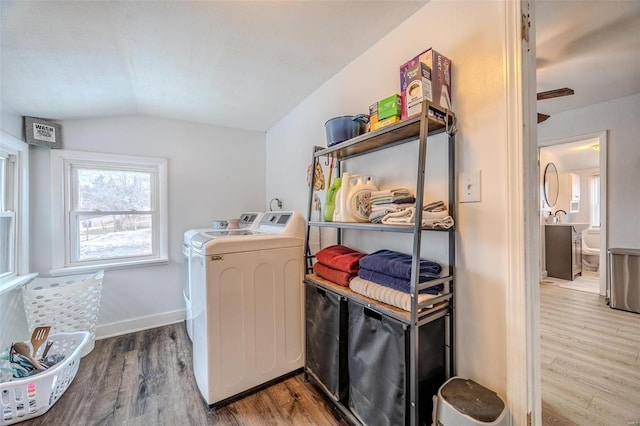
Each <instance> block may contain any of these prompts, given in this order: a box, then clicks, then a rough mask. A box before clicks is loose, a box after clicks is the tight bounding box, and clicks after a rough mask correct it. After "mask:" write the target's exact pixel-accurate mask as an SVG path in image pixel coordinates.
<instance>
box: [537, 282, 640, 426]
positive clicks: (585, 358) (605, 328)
mask: <svg viewBox="0 0 640 426" xmlns="http://www.w3.org/2000/svg"><path fill="white" fill-rule="evenodd" d="M540 329H541V333H540V334H541V338H540V340H541V360H542V424H543V425H589V426H591V425H606V426H614V425H622V426H639V425H640V314H636V313H631V312H625V311H620V310H616V309H611V308H610V307H609V306H607V305H606V303H605V298H604V297H601V296H599V295H597V294H592V293H587V292H583V291H577V290H569V289H565V288H560V287H558V286H557V285H550V284H544V283H543V284H542V285H541V287H540Z"/></svg>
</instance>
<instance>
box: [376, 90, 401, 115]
mask: <svg viewBox="0 0 640 426" xmlns="http://www.w3.org/2000/svg"><path fill="white" fill-rule="evenodd" d="M401 112H402V105H401V104H400V95H391V96H389V97H387V98H384V99H382V100H380V101H378V120H384V119H385V118H389V117H393V116H394V115H397V116H398V117H400V114H401Z"/></svg>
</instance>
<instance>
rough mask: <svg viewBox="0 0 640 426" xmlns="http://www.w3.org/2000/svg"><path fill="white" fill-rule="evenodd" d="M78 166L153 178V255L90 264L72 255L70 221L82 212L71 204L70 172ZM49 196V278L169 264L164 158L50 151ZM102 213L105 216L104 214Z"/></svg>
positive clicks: (165, 163)
mask: <svg viewBox="0 0 640 426" xmlns="http://www.w3.org/2000/svg"><path fill="white" fill-rule="evenodd" d="M78 167H86V168H106V169H110V170H124V171H145V172H149V173H151V174H152V175H153V176H154V178H153V183H152V185H151V203H152V208H151V211H152V212H151V215H152V221H153V226H152V235H153V237H152V241H153V243H152V250H153V253H152V255H150V256H139V257H130V258H128V257H124V258H117V259H101V260H93V261H80V260H78V259H76V258H75V256H74V255H73V253H74V252H75V244H74V243H73V241H76V240H75V238H76V237H77V235H76V232H75V227H74V226H73V223H72V221H75V220H76V219H77V216H78V215H79V214H83V213H84V212H78V211H74V208H75V206H73V205H72V193H73V191H74V190H75V186H74V185H75V179H74V175H73V170H74V168H78ZM51 194H52V198H51V207H52V223H51V229H52V242H51V244H52V247H51V249H52V250H51V252H52V259H51V260H52V262H51V265H52V267H53V269H52V270H51V271H50V274H51V275H54V276H55V275H63V274H66V273H69V272H72V273H76V272H84V271H92V270H95V269H96V268H97V267H99V268H101V269H119V268H127V267H136V266H145V265H150V264H166V263H168V261H169V256H168V230H169V226H168V200H167V160H166V159H164V158H154V157H137V156H130V155H120V154H105V153H96V152H85V151H71V150H63V149H61V150H52V151H51ZM101 213H102V214H104V213H105V212H101ZM106 213H110V212H106ZM119 213H123V212H119ZM125 213H126V212H125Z"/></svg>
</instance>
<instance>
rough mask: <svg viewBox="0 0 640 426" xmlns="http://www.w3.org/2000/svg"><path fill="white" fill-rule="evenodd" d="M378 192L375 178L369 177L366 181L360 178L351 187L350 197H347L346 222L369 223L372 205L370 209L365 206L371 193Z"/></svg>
mask: <svg viewBox="0 0 640 426" xmlns="http://www.w3.org/2000/svg"><path fill="white" fill-rule="evenodd" d="M377 190H378V187H376V185H375V178H374V177H373V176H367V179H366V180H363V179H362V177H360V176H358V177H357V179H356V183H355V184H354V185H351V186H350V189H349V195H347V202H346V214H347V220H345V222H369V213H370V211H371V209H370V204H369V208H366V206H364V204H365V203H366V200H368V199H369V198H370V196H371V192H372V191H377Z"/></svg>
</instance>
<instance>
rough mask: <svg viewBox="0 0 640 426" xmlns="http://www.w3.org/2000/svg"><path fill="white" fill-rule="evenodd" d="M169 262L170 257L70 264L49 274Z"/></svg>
mask: <svg viewBox="0 0 640 426" xmlns="http://www.w3.org/2000/svg"><path fill="white" fill-rule="evenodd" d="M167 264H169V259H152V260H136V261H131V262H119V263H110V264H106V265H100V264H97V265H83V266H69V267H66V268H59V269H52V270H50V271H49V274H50V275H51V276H52V277H60V276H63V275H73V274H82V273H85V272H95V271H99V270H101V269H104V270H105V271H107V270H115V269H128V268H139V267H144V266H153V265H167Z"/></svg>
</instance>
